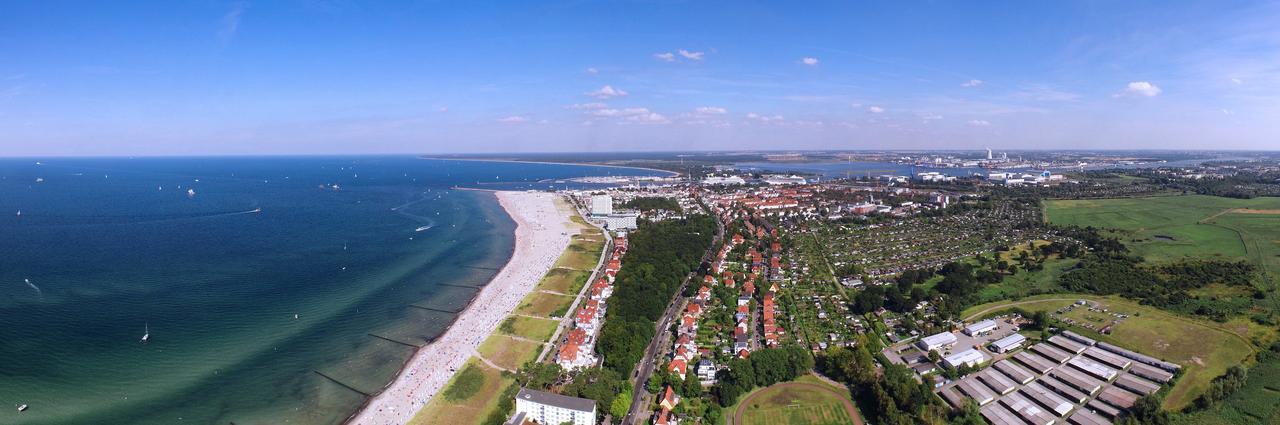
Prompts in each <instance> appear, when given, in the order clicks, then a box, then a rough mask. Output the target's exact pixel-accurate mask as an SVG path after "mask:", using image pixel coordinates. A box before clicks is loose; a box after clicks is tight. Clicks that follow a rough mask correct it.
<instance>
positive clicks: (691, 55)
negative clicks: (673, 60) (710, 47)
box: [668, 49, 704, 62]
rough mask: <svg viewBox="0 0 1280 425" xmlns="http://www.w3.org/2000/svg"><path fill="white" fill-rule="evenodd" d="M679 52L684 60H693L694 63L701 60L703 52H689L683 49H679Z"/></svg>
mask: <svg viewBox="0 0 1280 425" xmlns="http://www.w3.org/2000/svg"><path fill="white" fill-rule="evenodd" d="M679 52H680V56H684V58H685V59H689V60H695V61H700V60H702V55H704V53H703V52H690V51H688V50H685V49H680V50H679ZM668 62H670V61H668Z"/></svg>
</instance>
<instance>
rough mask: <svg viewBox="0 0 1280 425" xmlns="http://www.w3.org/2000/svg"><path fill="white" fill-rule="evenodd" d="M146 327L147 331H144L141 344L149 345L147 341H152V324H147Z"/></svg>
mask: <svg viewBox="0 0 1280 425" xmlns="http://www.w3.org/2000/svg"><path fill="white" fill-rule="evenodd" d="M144 326H145V328H143V329H145V330H144V331H143V333H142V341H140V342H142V343H143V344H146V343H147V341H150V340H151V324H150V323H147V324H146V325H144Z"/></svg>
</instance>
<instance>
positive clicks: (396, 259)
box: [0, 157, 650, 424]
mask: <svg viewBox="0 0 1280 425" xmlns="http://www.w3.org/2000/svg"><path fill="white" fill-rule="evenodd" d="M37 161H39V162H40V164H37ZM608 174H629V175H635V174H650V173H648V172H644V171H639V170H624V169H616V168H603V167H582V166H570V165H550V164H519V163H486V162H466V161H437V160H422V159H417V158H413V157H354V158H340V157H296V158H284V157H272V158H163V159H160V158H147V159H124V158H111V159H67V158H59V159H47V160H45V159H41V160H37V159H25V158H24V159H0V241H2V242H0V358H2V359H4V361H3V362H0V423H6V424H8V423H15V424H65V423H72V424H74V423H93V424H112V423H122V424H124V423H127V424H174V423H198V424H204V423H222V424H226V423H232V422H234V423H237V424H258V423H262V424H266V423H306V424H328V423H338V422H341V421H342V420H343V419H345V418H346V417H347V415H349V414H350V413H352V412H353V411H354V409H355V408H356V407H357V406H359V404H360V403H362V402H363V401H364V399H365V396H364V394H368V393H372V392H376V391H377V390H378V389H379V388H380V387H381V386H383V385H384V384H386V383H387V382H388V381H389V380H390V379H391V378H392V377H393V376H394V374H395V372H396V371H397V370H398V369H399V367H400V365H401V364H402V363H403V362H404V361H405V360H406V359H407V358H408V357H409V356H410V355H411V354H412V352H413V346H415V345H421V344H423V343H424V342H426V341H428V340H429V339H430V338H432V337H434V336H436V335H438V334H439V333H440V332H442V331H443V330H444V329H445V327H446V326H447V325H448V324H449V322H450V320H451V319H452V318H453V315H451V314H448V313H441V312H438V311H433V310H428V309H423V308H418V307H415V306H419V307H429V308H438V309H444V310H456V309H459V308H461V307H464V306H465V305H466V303H467V302H469V301H470V299H471V297H472V296H474V295H475V290H473V289H467V288H460V287H456V286H448V285H473V286H474V285H483V284H485V283H487V281H488V279H489V278H490V277H492V275H493V274H495V273H496V270H497V269H498V268H499V267H501V266H502V265H503V264H504V263H505V262H506V260H507V258H508V257H509V256H510V253H511V250H512V230H513V228H514V224H513V223H512V222H511V220H510V218H509V217H507V216H506V214H505V213H504V212H503V211H502V210H501V207H500V206H498V204H497V201H496V199H495V198H494V197H493V195H492V194H491V193H488V192H479V191H466V190H452V189H451V188H452V187H455V186H470V187H484V188H504V189H513V188H545V187H547V186H549V185H551V184H553V183H549V182H548V181H555V180H559V179H565V178H569V177H579V176H587V175H608ZM38 179H39V180H42V181H39V182H37V180H38ZM334 185H337V188H336V189H335V188H334ZM555 186H556V187H563V186H564V184H563V183H559V184H555ZM189 189H190V190H194V195H189V194H188V192H187V191H188V190H189ZM258 209H260V211H259V210H258ZM19 210H21V211H22V214H21V215H18V214H17V211H19ZM422 226H430V228H429V229H427V230H425V231H421V232H419V231H416V229H417V228H419V227H422ZM27 280H29V281H30V283H28V282H27ZM295 314H296V315H297V318H295ZM144 327H149V330H150V333H151V342H150V343H148V344H142V343H140V342H139V338H140V337H141V336H142V334H143V332H144ZM19 403H26V404H29V405H30V406H31V408H30V410H28V411H27V412H24V413H17V412H16V411H15V409H14V408H13V407H12V406H16V405H17V404H19Z"/></svg>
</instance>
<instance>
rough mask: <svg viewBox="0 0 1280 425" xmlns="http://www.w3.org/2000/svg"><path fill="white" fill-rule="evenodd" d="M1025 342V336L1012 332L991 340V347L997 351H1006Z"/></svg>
mask: <svg viewBox="0 0 1280 425" xmlns="http://www.w3.org/2000/svg"><path fill="white" fill-rule="evenodd" d="M1026 342H1027V337H1025V336H1022V334H1013V335H1009V336H1006V337H1004V338H1000V339H998V340H996V341H995V342H992V343H991V349H992V350H993V351H995V352H997V353H1008V352H1010V351H1012V350H1015V349H1017V348H1018V347H1021V346H1022V344H1024V343H1026Z"/></svg>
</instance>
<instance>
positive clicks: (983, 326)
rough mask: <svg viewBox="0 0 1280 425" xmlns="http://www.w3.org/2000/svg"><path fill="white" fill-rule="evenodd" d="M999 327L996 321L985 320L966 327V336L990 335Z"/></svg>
mask: <svg viewBox="0 0 1280 425" xmlns="http://www.w3.org/2000/svg"><path fill="white" fill-rule="evenodd" d="M998 327H999V326H997V325H996V321H995V320H983V321H981V322H978V323H973V324H970V325H969V326H965V327H964V334H965V335H969V336H978V335H984V334H987V333H990V332H991V331H994V330H996V328H998Z"/></svg>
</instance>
